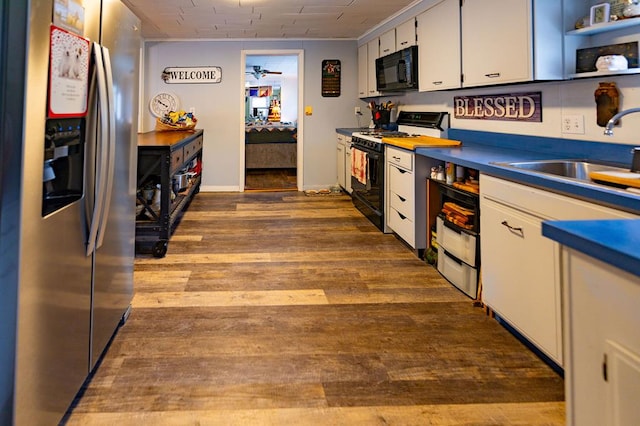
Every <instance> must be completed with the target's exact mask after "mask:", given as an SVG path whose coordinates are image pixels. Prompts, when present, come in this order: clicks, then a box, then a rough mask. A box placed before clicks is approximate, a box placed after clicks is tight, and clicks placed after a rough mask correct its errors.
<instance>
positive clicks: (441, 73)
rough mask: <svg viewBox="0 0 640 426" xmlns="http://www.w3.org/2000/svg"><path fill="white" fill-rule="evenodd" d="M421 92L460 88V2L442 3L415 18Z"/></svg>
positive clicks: (455, 0) (446, 0)
mask: <svg viewBox="0 0 640 426" xmlns="http://www.w3.org/2000/svg"><path fill="white" fill-rule="evenodd" d="M417 24H418V27H417V29H416V31H417V35H418V57H419V66H418V73H419V76H418V78H419V81H418V87H419V88H420V89H419V90H420V91H421V92H424V91H432V90H444V89H456V88H459V87H460V85H461V80H460V77H461V62H460V55H461V50H460V0H445V1H443V2H440V3H438V4H436V5H435V6H433V7H432V8H430V9H428V10H426V11H425V12H423V13H421V14H420V15H418V17H417Z"/></svg>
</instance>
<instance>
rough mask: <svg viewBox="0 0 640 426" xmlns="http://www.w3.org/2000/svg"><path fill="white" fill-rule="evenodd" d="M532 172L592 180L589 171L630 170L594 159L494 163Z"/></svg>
mask: <svg viewBox="0 0 640 426" xmlns="http://www.w3.org/2000/svg"><path fill="white" fill-rule="evenodd" d="M492 164H494V165H496V166H503V167H513V168H516V169H522V170H527V171H531V172H538V173H544V174H549V175H555V176H560V177H565V178H571V179H577V180H582V181H587V182H590V181H591V179H590V178H589V173H591V172H602V171H616V172H628V171H629V169H628V168H624V167H620V166H617V165H613V164H611V163H605V162H599V161H594V160H535V161H516V162H504V163H498V162H496V163H492Z"/></svg>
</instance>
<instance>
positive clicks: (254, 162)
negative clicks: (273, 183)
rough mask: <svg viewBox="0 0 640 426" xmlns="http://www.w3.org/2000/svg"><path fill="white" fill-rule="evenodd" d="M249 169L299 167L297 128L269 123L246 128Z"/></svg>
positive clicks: (246, 160)
mask: <svg viewBox="0 0 640 426" xmlns="http://www.w3.org/2000/svg"><path fill="white" fill-rule="evenodd" d="M244 141H245V142H244V143H245V167H246V168H247V169H289V168H296V167H297V128H296V127H295V126H292V125H285V124H277V123H269V124H264V125H254V124H250V125H249V124H248V125H247V126H245V139H244Z"/></svg>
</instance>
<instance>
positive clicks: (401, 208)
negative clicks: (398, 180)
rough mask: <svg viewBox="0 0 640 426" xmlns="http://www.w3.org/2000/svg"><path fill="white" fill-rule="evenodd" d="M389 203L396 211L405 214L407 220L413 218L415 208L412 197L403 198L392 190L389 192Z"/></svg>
mask: <svg viewBox="0 0 640 426" xmlns="http://www.w3.org/2000/svg"><path fill="white" fill-rule="evenodd" d="M389 204H390V205H391V207H393V208H394V209H396V211H398V213H400V214H402V215H403V216H406V217H407V218H408V219H409V220H415V210H414V203H413V199H412V198H404V197H402V196H400V195H398V194H396V193H395V192H393V191H390V192H389Z"/></svg>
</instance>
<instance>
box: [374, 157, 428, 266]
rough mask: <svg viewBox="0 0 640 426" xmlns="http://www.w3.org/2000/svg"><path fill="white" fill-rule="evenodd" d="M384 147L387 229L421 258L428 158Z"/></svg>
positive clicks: (424, 231) (423, 240)
mask: <svg viewBox="0 0 640 426" xmlns="http://www.w3.org/2000/svg"><path fill="white" fill-rule="evenodd" d="M385 150H386V151H385V159H386V167H385V173H386V179H385V182H386V188H385V197H386V199H385V217H386V218H387V219H386V228H388V229H389V230H390V231H392V232H394V233H395V234H396V235H398V236H399V237H400V238H402V240H404V241H405V242H406V243H407V244H408V245H409V246H410V247H411V248H413V249H414V250H416V252H417V255H418V256H419V257H421V256H422V255H423V253H424V250H425V249H426V247H427V219H426V216H425V212H426V185H427V175H428V171H429V164H428V162H429V159H428V158H426V157H423V156H421V155H415V153H414V152H413V151H409V150H406V149H401V148H396V147H392V146H389V145H387V146H386V148H385Z"/></svg>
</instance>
